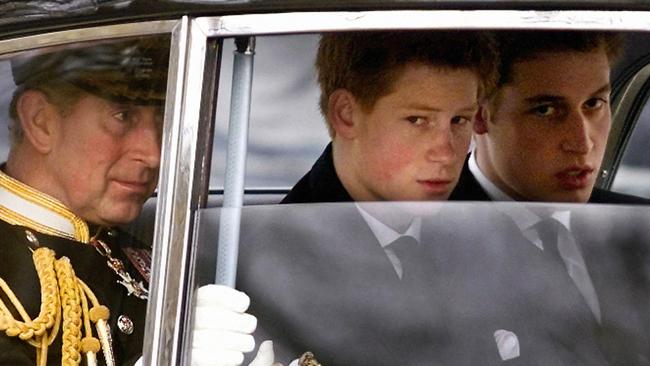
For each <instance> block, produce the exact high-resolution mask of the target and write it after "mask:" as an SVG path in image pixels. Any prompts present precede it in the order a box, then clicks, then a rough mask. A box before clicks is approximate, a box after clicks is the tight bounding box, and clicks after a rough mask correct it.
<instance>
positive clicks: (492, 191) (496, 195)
mask: <svg viewBox="0 0 650 366" xmlns="http://www.w3.org/2000/svg"><path fill="white" fill-rule="evenodd" d="M468 163H469V171H470V172H472V175H473V176H474V178H475V179H476V181H477V182H478V184H479V185H480V186H481V188H483V190H484V191H485V193H487V195H488V196H489V197H490V199H491V200H492V201H514V199H513V198H512V197H510V196H508V195H507V194H506V193H505V192H504V191H502V190H501V189H499V187H497V186H496V185H495V184H494V183H492V182H491V181H490V180H489V179H488V177H486V176H485V174H483V172H482V171H481V168H479V167H478V163H477V162H476V150H472V152H471V153H470V156H469V162H468Z"/></svg>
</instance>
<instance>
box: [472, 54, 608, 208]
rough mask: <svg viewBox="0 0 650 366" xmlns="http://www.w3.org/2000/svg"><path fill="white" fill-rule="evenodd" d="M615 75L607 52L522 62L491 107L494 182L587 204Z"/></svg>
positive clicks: (522, 193) (524, 193) (530, 196)
mask: <svg viewBox="0 0 650 366" xmlns="http://www.w3.org/2000/svg"><path fill="white" fill-rule="evenodd" d="M609 73H610V65H609V60H608V58H607V55H606V53H605V51H603V50H596V51H593V52H554V53H541V54H539V55H537V56H536V57H535V58H533V59H530V60H525V61H521V62H517V63H515V64H514V65H513V78H512V82H510V83H508V84H506V85H505V86H504V87H502V88H500V91H499V93H498V94H497V96H496V98H495V100H494V102H493V103H491V105H490V108H489V109H490V115H491V116H490V119H489V120H490V121H489V123H488V132H487V139H486V141H487V148H488V150H487V152H488V154H487V156H488V158H487V159H484V160H485V161H486V162H487V164H486V166H482V169H484V168H485V169H484V170H485V173H486V174H487V176H488V177H489V178H490V180H492V181H493V182H495V183H496V184H497V186H499V187H500V188H501V189H503V190H504V191H505V192H506V193H508V194H510V195H511V196H513V197H515V198H517V199H520V200H530V201H562V202H586V201H587V200H588V199H589V197H590V195H591V191H592V189H593V187H594V184H595V182H596V176H597V174H598V170H599V168H600V165H601V162H602V159H603V155H604V152H605V145H606V143H607V137H608V135H609V130H610V125H611V112H610V104H609V101H610V99H609V98H610V83H609ZM479 155H480V154H479ZM480 159H481V157H479V160H480Z"/></svg>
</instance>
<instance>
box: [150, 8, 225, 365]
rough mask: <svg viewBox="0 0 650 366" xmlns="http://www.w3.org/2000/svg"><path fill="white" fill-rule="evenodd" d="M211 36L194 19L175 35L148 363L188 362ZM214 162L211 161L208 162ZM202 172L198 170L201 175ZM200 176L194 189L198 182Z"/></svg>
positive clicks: (155, 245)
mask: <svg viewBox="0 0 650 366" xmlns="http://www.w3.org/2000/svg"><path fill="white" fill-rule="evenodd" d="M206 50H207V36H206V34H205V33H204V32H203V31H202V30H201V28H200V27H198V26H197V24H196V23H195V21H194V20H192V19H190V18H188V17H187V16H186V17H183V19H182V21H181V22H180V23H179V24H178V26H177V27H176V28H175V29H174V30H173V32H172V47H171V51H170V53H171V54H170V65H169V75H168V80H169V81H168V83H167V99H166V103H165V124H164V128H163V140H162V155H161V163H160V185H159V188H158V202H157V206H156V222H155V230H154V240H153V256H152V275H151V278H152V282H151V284H150V292H149V293H150V298H149V302H148V305H147V321H146V330H145V338H144V344H143V359H144V364H145V365H179V364H184V363H186V362H185V361H184V360H183V359H182V358H183V357H184V355H183V352H182V351H183V350H182V349H181V348H180V347H181V346H182V345H183V344H184V343H185V342H183V341H182V340H183V339H188V340H189V339H190V337H188V336H187V335H186V334H185V333H186V332H185V330H189V327H187V328H186V327H185V324H186V323H189V322H190V320H191V312H189V311H188V309H189V306H188V304H190V303H191V301H190V298H189V297H188V296H189V295H191V289H190V286H191V282H193V281H192V273H191V269H192V265H193V264H192V263H193V258H194V257H193V256H192V254H193V252H192V246H191V245H192V234H193V229H194V227H195V225H194V223H193V222H192V219H193V217H194V215H193V214H194V212H196V209H197V208H198V205H199V202H200V200H201V197H200V196H201V192H202V191H203V188H202V187H199V186H201V185H202V183H201V182H202V179H201V178H200V174H201V173H202V172H203V171H207V169H209V168H208V167H206V166H205V164H204V162H205V160H204V155H205V154H209V153H211V152H210V151H206V150H205V149H204V148H202V147H201V146H199V141H201V139H200V136H199V134H200V133H203V132H204V131H206V130H209V126H210V124H211V123H212V121H210V120H209V119H207V118H201V113H200V112H203V113H205V111H202V109H201V108H200V107H199V105H202V103H197V102H198V101H200V100H202V98H207V96H204V95H202V89H203V85H204V83H203V81H204V79H203V78H204V72H203V71H204V66H205V61H206ZM208 161H209V160H208ZM197 171H199V172H198V173H199V174H198V175H197ZM197 177H199V179H198V183H197V184H196V186H195V178H197Z"/></svg>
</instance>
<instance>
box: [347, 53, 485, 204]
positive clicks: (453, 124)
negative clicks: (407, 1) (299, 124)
mask: <svg viewBox="0 0 650 366" xmlns="http://www.w3.org/2000/svg"><path fill="white" fill-rule="evenodd" d="M477 92H478V78H477V76H476V75H475V74H474V73H473V72H472V71H470V70H465V69H448V68H440V67H433V66H430V65H425V64H421V63H409V64H407V65H406V66H405V67H404V70H403V71H402V73H401V75H400V76H399V78H397V79H396V81H395V82H394V85H393V86H392V91H391V92H390V93H389V94H387V95H385V96H383V97H381V98H379V99H378V100H377V101H376V103H375V104H374V105H373V106H372V108H371V109H370V110H369V111H366V110H364V109H363V108H362V107H361V106H359V105H356V106H355V111H356V112H355V116H356V117H355V118H356V122H355V123H358V126H359V127H358V134H357V136H356V140H355V141H354V145H353V147H354V153H353V154H351V155H352V156H351V157H350V159H349V160H348V161H347V162H345V163H349V164H354V166H355V169H352V171H353V172H354V175H355V176H354V184H353V185H354V187H353V189H351V190H350V191H351V194H352V195H353V198H354V199H355V200H357V201H375V200H391V201H409V200H446V199H447V198H448V197H449V195H450V193H451V191H452V189H453V188H454V186H455V185H456V182H457V181H458V178H459V175H460V170H461V168H462V166H463V162H464V159H465V155H466V153H467V150H468V146H469V142H470V138H471V131H472V121H473V118H474V116H475V114H476V110H477ZM346 188H347V187H346Z"/></svg>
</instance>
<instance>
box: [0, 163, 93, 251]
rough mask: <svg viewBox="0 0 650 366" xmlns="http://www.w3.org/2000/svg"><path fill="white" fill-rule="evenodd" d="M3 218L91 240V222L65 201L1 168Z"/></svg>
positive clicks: (64, 235)
mask: <svg viewBox="0 0 650 366" xmlns="http://www.w3.org/2000/svg"><path fill="white" fill-rule="evenodd" d="M0 219H2V220H4V221H6V222H8V223H9V224H12V225H21V226H25V227H28V228H30V229H32V230H35V231H38V232H40V233H43V234H48V235H54V236H59V237H63V238H67V239H73V240H76V241H80V242H82V243H87V242H88V241H89V240H90V237H89V233H88V224H87V223H86V222H85V221H84V220H83V219H81V218H80V217H79V216H77V215H75V214H74V213H73V212H72V211H70V209H68V207H66V206H65V205H64V204H63V203H62V202H61V201H59V200H57V199H55V198H53V197H51V196H48V195H47V194H45V193H43V192H40V191H38V190H36V189H34V188H32V187H30V186H28V185H26V184H24V183H22V182H20V181H18V180H16V179H14V178H12V177H10V176H9V175H7V174H6V173H4V172H2V171H0Z"/></svg>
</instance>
